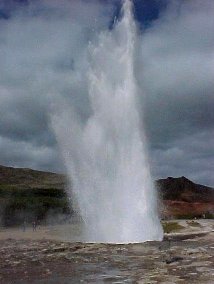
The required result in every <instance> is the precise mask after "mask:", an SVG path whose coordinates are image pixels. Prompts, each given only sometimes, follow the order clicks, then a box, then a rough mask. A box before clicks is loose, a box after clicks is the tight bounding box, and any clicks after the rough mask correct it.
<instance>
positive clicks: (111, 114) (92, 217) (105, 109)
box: [52, 1, 163, 243]
mask: <svg viewBox="0 0 214 284" xmlns="http://www.w3.org/2000/svg"><path fill="white" fill-rule="evenodd" d="M122 10H123V11H122V13H123V16H122V18H121V20H120V21H119V20H118V21H117V22H116V23H115V25H114V27H113V29H112V30H111V31H109V30H108V31H106V32H103V33H102V34H100V36H99V41H98V43H97V44H94V45H93V44H90V46H89V54H90V68H89V76H88V81H89V100H90V103H91V108H92V115H91V116H90V117H89V119H88V120H87V122H86V123H82V122H80V121H79V120H78V117H77V114H76V113H75V110H74V109H72V108H69V110H66V109H64V110H63V114H60V116H54V117H53V119H52V125H53V128H54V130H55V132H56V136H57V138H58V141H59V145H60V146H61V149H62V153H63V156H64V160H65V164H66V167H67V170H68V173H69V177H70V179H71V180H72V191H73V193H74V195H75V198H76V199H77V201H78V206H79V210H80V214H81V216H82V218H83V220H84V223H85V238H84V240H85V241H87V242H107V243H134V242H143V241H147V240H162V237H163V232H162V227H161V225H160V221H159V219H158V214H157V204H156V203H157V202H156V194H155V189H154V185H153V182H152V179H151V175H150V170H149V165H148V162H147V157H146V149H145V148H146V146H145V144H146V141H145V137H144V133H142V129H141V127H140V125H141V124H140V118H139V114H138V110H137V103H136V96H137V87H136V81H135V76H134V52H135V43H136V39H135V38H136V27H135V23H134V19H133V16H132V4H131V2H130V1H125V2H124V5H123V8H122ZM68 119H69V122H68Z"/></svg>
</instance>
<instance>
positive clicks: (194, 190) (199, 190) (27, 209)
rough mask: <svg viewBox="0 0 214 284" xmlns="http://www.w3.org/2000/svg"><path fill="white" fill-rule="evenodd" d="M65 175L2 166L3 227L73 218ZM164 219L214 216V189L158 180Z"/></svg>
mask: <svg viewBox="0 0 214 284" xmlns="http://www.w3.org/2000/svg"><path fill="white" fill-rule="evenodd" d="M66 184H67V183H66V177H65V175H61V174H56V173H50V172H42V171H36V170H32V169H26V168H12V167H5V166H0V218H1V220H0V221H1V222H2V224H3V225H15V224H20V223H22V222H23V220H26V221H27V222H32V221H33V220H35V219H36V220H45V219H46V218H47V217H48V216H49V215H51V216H52V218H55V217H54V216H58V215H70V214H72V209H71V208H70V205H69V202H68V198H67V195H66V190H65V188H66ZM156 188H157V191H158V195H159V209H160V215H161V216H162V218H182V217H183V218H193V217H204V216H205V217H213V214H214V189H213V188H211V187H207V186H203V185H200V184H196V183H194V182H192V181H190V180H189V179H187V178H185V177H179V178H173V177H168V178H166V179H160V180H157V181H156Z"/></svg>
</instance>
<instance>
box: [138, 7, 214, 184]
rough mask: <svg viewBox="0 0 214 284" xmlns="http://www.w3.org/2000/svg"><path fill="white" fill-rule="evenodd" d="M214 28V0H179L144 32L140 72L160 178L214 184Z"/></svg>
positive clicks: (154, 159)
mask: <svg viewBox="0 0 214 284" xmlns="http://www.w3.org/2000/svg"><path fill="white" fill-rule="evenodd" d="M213 28H214V2H213V1H174V2H173V4H171V5H169V6H168V9H167V10H166V11H165V13H164V14H162V17H161V18H159V19H158V20H157V21H156V22H154V23H153V25H152V26H151V27H150V28H149V29H147V30H146V31H145V33H144V35H143V38H142V53H141V55H142V56H141V58H140V63H141V66H143V71H142V73H140V71H139V74H138V77H139V82H140V84H141V90H144V91H145V92H146V95H145V96H144V110H145V113H144V114H145V120H146V126H147V133H148V134H149V141H150V145H151V153H152V157H153V166H154V167H153V171H154V173H155V176H157V177H163V176H167V175H172V176H179V175H186V176H188V177H189V178H192V179H193V180H195V181H199V182H204V183H208V184H210V185H213V184H214V179H213V175H212V171H213V167H214V153H213V144H212V142H211V141H213V139H214V112H213V108H214V83H213V76H214V52H213V50H214V34H213ZM195 140H196V141H195ZM196 144H197V147H196Z"/></svg>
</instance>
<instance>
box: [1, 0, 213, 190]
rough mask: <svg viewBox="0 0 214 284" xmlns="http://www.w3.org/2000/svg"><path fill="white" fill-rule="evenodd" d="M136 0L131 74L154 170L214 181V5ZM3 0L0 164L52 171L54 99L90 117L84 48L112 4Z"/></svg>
mask: <svg viewBox="0 0 214 284" xmlns="http://www.w3.org/2000/svg"><path fill="white" fill-rule="evenodd" d="M6 2H7V1H6ZM6 2H5V3H6ZM135 2H136V3H135V4H136V8H137V10H136V11H135V12H136V16H137V18H138V19H140V20H142V23H141V28H142V30H143V31H142V32H141V34H139V41H140V43H139V46H140V47H139V50H138V51H137V55H136V75H137V80H138V83H139V94H140V103H141V105H140V108H141V109H143V117H144V119H145V122H144V125H145V127H146V129H147V134H148V141H149V149H150V156H151V162H152V163H151V165H152V171H153V174H154V177H156V178H158V177H166V176H169V175H171V176H180V175H185V176H187V177H189V178H192V179H193V180H195V181H198V182H202V183H205V184H210V185H214V179H213V177H212V176H213V175H212V172H213V167H214V153H213V152H214V149H213V144H212V141H213V135H214V112H213V108H214V94H213V90H214V85H213V77H214V76H213V75H214V52H213V50H214V33H213V28H214V2H213V1H211V0H210V1H208V0H205V1H202V0H200V1H199V0H194V1H193V0H192V1H191V0H190V1H168V6H167V8H166V2H167V1H159V2H158V1H152V3H153V4H152V6H150V8H151V10H150V9H149V7H148V5H146V4H145V3H146V1H141V2H142V3H141V2H140V1H135ZM2 3H3V2H0V4H1V5H0V11H1V14H2V13H3V14H4V15H5V16H4V17H0V18H1V19H0V74H1V76H0V164H5V165H14V166H23V167H33V168H36V169H47V170H54V171H59V170H61V169H63V166H62V163H61V161H60V156H59V154H58V149H57V145H56V140H55V137H54V135H53V132H52V130H51V128H50V125H49V113H50V110H51V106H52V103H53V102H54V103H55V104H56V103H58V102H59V101H60V100H61V99H62V98H63V100H66V102H67V103H68V104H71V105H73V106H75V108H77V109H78V113H79V114H80V116H81V117H82V119H86V118H87V116H88V115H89V113H90V107H89V105H88V99H87V95H88V90H87V88H88V86H87V81H86V80H85V78H86V75H87V72H88V56H87V48H88V45H89V42H90V41H96V37H97V35H98V34H99V32H100V31H102V30H105V29H106V28H107V27H109V25H110V23H111V22H112V15H115V3H116V1H113V6H112V5H111V3H112V1H107V2H106V1H105V3H104V1H90V3H89V1H66V0H64V1H48V0H46V1H28V2H26V1H24V2H23V3H22V4H21V5H19V4H20V3H18V2H17V1H10V3H9V1H8V2H7V3H8V6H4V7H3V6H2ZM14 3H15V5H14ZM106 3H108V4H106ZM157 3H159V4H161V5H159V4H158V5H159V6H158V5H156V4H157ZM9 4H10V5H9ZM141 6H142V7H144V8H145V9H146V10H145V9H141ZM157 7H159V8H157ZM163 7H164V9H163ZM3 8H4V9H3Z"/></svg>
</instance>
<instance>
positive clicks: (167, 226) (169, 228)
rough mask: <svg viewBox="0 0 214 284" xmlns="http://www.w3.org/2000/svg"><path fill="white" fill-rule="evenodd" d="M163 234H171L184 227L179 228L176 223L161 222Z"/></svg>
mask: <svg viewBox="0 0 214 284" xmlns="http://www.w3.org/2000/svg"><path fill="white" fill-rule="evenodd" d="M162 226H163V230H164V233H167V234H168V233H172V232H176V231H179V230H181V229H183V228H184V226H181V225H180V224H178V223H177V222H162Z"/></svg>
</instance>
